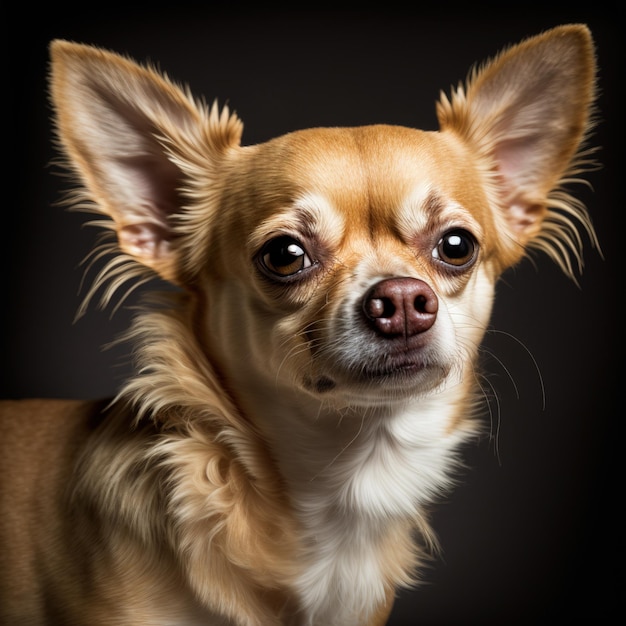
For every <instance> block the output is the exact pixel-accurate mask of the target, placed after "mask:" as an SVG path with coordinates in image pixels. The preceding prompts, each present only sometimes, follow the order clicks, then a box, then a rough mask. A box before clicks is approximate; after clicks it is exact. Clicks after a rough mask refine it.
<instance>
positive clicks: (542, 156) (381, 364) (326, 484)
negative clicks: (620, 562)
mask: <svg viewBox="0 0 626 626" xmlns="http://www.w3.org/2000/svg"><path fill="white" fill-rule="evenodd" d="M51 57H52V62H51V80H50V84H51V98H52V103H53V106H54V110H55V121H56V129H57V133H58V142H59V144H60V146H61V148H62V150H63V152H64V155H65V157H66V161H67V166H68V167H69V168H70V169H71V170H72V172H73V174H75V176H76V177H77V179H78V182H79V185H80V186H79V188H78V190H77V191H75V192H74V193H73V195H72V197H71V201H72V202H73V203H74V204H77V205H79V206H82V207H83V208H86V209H88V210H90V211H93V212H96V213H97V214H99V215H100V218H99V219H100V223H101V225H102V226H103V227H105V229H108V231H107V232H108V233H109V234H110V235H111V238H110V239H111V241H110V243H109V244H106V245H105V247H104V248H103V247H99V248H96V250H95V252H94V256H95V257H97V258H100V257H103V256H106V257H107V259H108V262H107V263H106V264H104V266H103V269H102V270H101V272H100V273H99V275H98V278H97V279H96V284H95V286H94V289H98V290H101V294H102V297H103V298H104V300H107V301H108V300H110V298H111V297H113V295H114V294H115V293H116V292H118V290H119V289H120V288H122V286H124V285H126V284H127V281H131V283H132V284H133V285H135V284H137V283H140V282H141V281H142V280H144V279H147V278H148V277H150V276H154V275H155V274H156V275H158V276H160V277H161V278H163V279H165V280H166V281H169V282H170V283H172V284H173V285H175V286H176V287H177V288H176V289H173V290H170V291H168V292H167V293H166V294H164V295H161V296H159V297H158V298H153V299H152V300H151V301H150V302H149V303H146V305H145V307H144V308H143V309H142V311H141V312H139V313H138V315H137V316H136V319H135V322H134V324H133V326H132V327H131V329H130V330H129V332H128V336H127V339H129V340H131V341H132V342H133V345H134V350H135V355H136V361H137V367H136V374H135V375H134V376H133V377H131V378H130V380H128V381H127V383H126V384H125V385H124V386H123V388H122V389H121V391H120V393H119V395H118V396H117V398H116V399H115V400H113V401H111V402H84V401H71V400H67V401H66V400H53V401H47V400H15V401H7V402H5V403H4V405H3V409H2V416H3V426H2V437H1V438H0V439H1V444H2V446H3V452H2V454H1V456H0V460H1V463H2V472H1V475H2V477H3V478H4V479H7V480H6V484H5V485H4V486H3V488H2V496H3V498H4V499H5V502H4V504H3V510H2V519H1V522H0V526H1V528H2V540H3V545H2V548H1V550H0V554H1V555H2V557H1V558H2V561H3V565H2V570H1V571H2V576H3V579H2V599H1V602H0V606H1V607H2V608H1V609H0V610H1V611H2V614H3V617H4V620H5V622H4V623H10V624H23V625H24V624H28V625H34V624H80V625H87V624H89V625H91V626H93V625H97V624H123V625H130V624H142V625H143V624H145V625H147V624H160V625H176V626H182V625H191V624H207V625H208V624H210V625H230V626H278V625H292V626H313V625H314V626H375V625H381V624H384V623H385V622H386V620H387V618H388V615H389V613H390V611H391V608H392V605H393V600H394V594H395V593H396V591H397V590H398V589H399V588H401V587H404V586H407V585H410V584H412V583H413V582H414V581H415V579H416V572H418V571H419V566H420V564H422V563H424V560H425V559H426V558H427V557H428V556H429V555H430V554H431V552H432V548H433V547H434V546H435V537H434V536H433V532H432V531H431V528H430V526H429V520H428V510H429V507H430V505H431V503H432V502H433V500H436V498H437V496H438V495H439V494H441V493H442V491H443V490H445V489H446V488H448V487H449V485H450V482H451V476H452V471H453V469H454V466H455V464H456V463H458V453H459V447H460V446H461V445H462V444H463V443H464V442H467V440H468V438H470V437H472V436H474V435H475V434H476V433H477V432H478V430H479V429H478V427H477V423H478V422H479V420H477V419H476V412H477V410H476V409H477V407H479V405H480V402H479V401H478V398H479V397H480V389H479V384H478V382H477V381H478V378H479V375H478V373H477V367H478V365H477V356H478V351H479V345H480V343H481V340H482V337H483V334H484V333H485V330H486V327H487V325H488V323H489V318H490V313H491V308H492V300H493V297H494V285H495V283H496V281H497V280H498V278H499V276H500V275H501V274H502V272H503V271H504V270H506V269H507V268H509V267H511V266H512V265H514V264H515V263H517V262H518V261H520V259H522V257H523V256H524V255H526V254H527V252H528V251H529V250H531V249H533V248H535V249H541V250H543V251H545V252H547V253H548V254H549V255H550V256H551V257H552V258H553V259H554V260H555V261H557V262H558V263H559V264H560V265H561V266H562V268H563V269H564V271H565V272H566V273H569V274H572V273H574V272H575V271H577V268H576V265H577V263H578V265H580V255H581V253H582V252H581V247H582V246H581V237H580V233H581V232H585V231H586V232H587V233H588V234H589V236H590V237H591V238H592V239H595V235H594V232H593V227H592V224H591V221H590V218H589V215H588V212H587V210H586V209H585V208H584V207H583V206H582V205H581V203H580V202H579V201H577V200H576V199H574V198H573V197H571V196H570V195H569V193H568V192H567V190H566V189H564V187H563V186H564V184H565V183H569V182H571V181H572V179H573V178H575V177H577V176H578V175H579V174H580V173H581V172H583V171H584V170H585V169H586V167H587V165H588V164H589V163H590V152H589V151H585V150H586V148H585V142H586V139H587V136H588V134H589V132H590V129H591V127H592V118H593V106H594V103H593V100H594V91H595V60H594V49H593V42H592V38H591V35H590V33H589V31H588V29H587V27H586V26H584V25H564V26H558V27H556V28H554V29H552V30H549V31H547V32H544V33H542V34H540V35H538V36H535V37H532V38H529V39H527V40H525V41H523V42H521V43H519V44H518V45H515V46H513V47H510V48H508V49H506V50H505V51H503V52H501V53H500V54H499V55H497V56H496V57H494V59H492V60H491V61H489V62H487V63H485V64H484V65H483V66H481V67H480V68H478V69H476V70H474V71H473V72H472V73H471V75H470V76H469V78H468V80H467V82H466V83H465V84H463V85H460V86H459V87H458V88H457V89H455V90H454V92H453V93H452V94H451V96H450V97H446V96H445V95H442V96H441V99H440V101H439V102H438V104H437V115H438V120H439V123H440V129H439V131H437V132H430V131H428V132H427V131H421V130H416V129H411V128H404V127H397V126H388V125H372V126H365V127H355V128H313V129H308V130H300V131H296V132H292V133H289V134H286V135H284V136H282V137H278V138H276V139H273V140H271V141H268V142H267V143H263V144H259V145H248V146H243V145H241V143H240V139H241V134H242V123H241V121H240V120H239V119H238V117H237V116H236V115H235V114H234V113H232V112H230V111H229V109H228V108H226V107H224V108H222V109H221V110H220V109H219V108H218V106H217V105H216V104H214V105H213V106H210V107H208V106H205V105H204V104H203V103H202V102H200V101H198V100H196V99H194V98H193V97H192V95H191V94H190V93H189V92H188V91H187V90H185V89H183V88H180V87H179V86H177V85H176V84H174V83H173V82H171V81H170V80H169V79H168V78H167V77H165V76H164V75H162V74H160V73H159V72H157V71H156V70H155V69H154V68H152V67H147V66H140V65H138V64H136V63H134V62H133V61H131V60H129V59H128V58H125V57H122V56H119V55H117V54H114V53H111V52H108V51H105V50H102V49H98V48H94V47H90V46H86V45H80V44H76V43H70V42H67V41H59V40H57V41H54V42H53V43H52V44H51ZM92 296H93V291H92V292H90V294H89V295H88V298H91V297H92Z"/></svg>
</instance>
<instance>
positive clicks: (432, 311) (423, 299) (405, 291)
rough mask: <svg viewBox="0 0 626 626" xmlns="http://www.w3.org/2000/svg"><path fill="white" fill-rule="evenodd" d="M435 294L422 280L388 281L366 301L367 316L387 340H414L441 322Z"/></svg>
mask: <svg viewBox="0 0 626 626" xmlns="http://www.w3.org/2000/svg"><path fill="white" fill-rule="evenodd" d="M438 309H439V301H438V300H437V296H436V295H435V292H434V291H433V290H432V289H431V288H430V287H429V286H428V285H427V284H426V283H425V282H424V281H423V280H419V279H418V278H388V279H385V280H381V281H380V282H379V283H376V284H375V285H374V286H373V287H372V288H371V289H370V290H369V291H368V292H367V294H366V295H365V298H364V299H363V312H364V313H365V317H366V318H367V320H368V321H369V323H370V324H371V325H372V326H373V328H374V329H375V330H376V331H377V332H378V333H379V334H380V335H382V336H384V337H399V336H402V337H405V338H408V337H412V336H413V335H417V334H419V333H423V332H424V331H426V330H428V329H429V328H430V327H431V326H432V325H433V324H434V323H435V319H437V311H438Z"/></svg>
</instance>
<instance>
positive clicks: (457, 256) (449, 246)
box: [432, 228, 477, 267]
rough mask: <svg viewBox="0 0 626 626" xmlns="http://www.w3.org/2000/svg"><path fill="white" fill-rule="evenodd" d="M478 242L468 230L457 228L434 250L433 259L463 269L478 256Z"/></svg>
mask: <svg viewBox="0 0 626 626" xmlns="http://www.w3.org/2000/svg"><path fill="white" fill-rule="evenodd" d="M476 249H477V245H476V240H475V239H474V237H473V236H472V235H471V234H470V233H469V232H468V231H466V230H463V229H462V228H455V229H454V230H450V231H448V232H447V233H445V235H444V236H443V237H442V238H441V239H440V240H439V241H438V243H437V245H436V246H435V248H434V249H433V253H432V254H433V257H434V258H435V259H438V260H440V261H443V262H444V263H447V264H448V265H454V266H455V267H462V266H463V265H468V264H469V263H470V262H471V261H473V260H474V257H475V256H476Z"/></svg>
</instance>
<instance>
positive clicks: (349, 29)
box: [0, 3, 624, 626]
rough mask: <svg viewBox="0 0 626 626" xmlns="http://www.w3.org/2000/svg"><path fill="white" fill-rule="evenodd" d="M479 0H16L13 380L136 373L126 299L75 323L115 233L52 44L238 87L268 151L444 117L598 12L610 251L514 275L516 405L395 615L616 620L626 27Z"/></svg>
mask: <svg viewBox="0 0 626 626" xmlns="http://www.w3.org/2000/svg"><path fill="white" fill-rule="evenodd" d="M480 6H482V7H483V8H482V9H476V10H474V11H473V12H472V13H470V11H468V10H466V11H463V12H462V13H455V10H453V9H450V11H449V12H447V13H446V12H445V11H444V10H443V9H442V10H441V12H437V11H433V10H431V11H430V12H429V13H426V14H423V15H419V14H417V12H409V13H406V12H400V11H398V12H396V13H393V12H392V11H391V10H389V11H386V12H379V13H363V12H334V13H331V12H326V13H303V12H301V13H281V12H272V11H264V12H263V13H261V12H259V13H258V14H257V13H246V12H240V13H239V14H235V13H228V12H221V13H220V12H217V13H216V12H214V11H211V10H209V9H203V10H201V9H186V8H184V6H183V5H181V4H174V5H173V7H170V8H169V10H167V11H166V10H165V9H163V8H158V9H156V8H153V9H147V8H144V9H142V10H140V9H137V8H133V6H132V5H127V6H125V7H124V8H119V7H118V8H114V7H113V5H111V4H109V3H103V4H100V5H98V4H91V5H90V8H89V10H88V11H87V12H86V13H83V12H82V11H81V12H79V11H78V10H77V9H76V10H73V11H68V10H65V9H63V8H62V7H59V6H57V7H56V8H55V9H54V11H52V10H50V9H46V8H43V9H41V8H40V9H38V10H37V11H36V12H35V10H34V9H33V11H32V14H29V9H28V8H26V7H16V10H17V15H18V16H20V17H15V18H14V19H13V20H12V21H11V20H6V21H5V24H6V25H7V27H8V31H9V32H8V33H6V34H5V37H4V38H3V41H4V42H5V46H4V47H5V54H4V64H3V72H4V73H5V75H6V74H7V73H8V78H9V83H8V87H9V88H8V89H7V90H6V91H5V92H4V93H5V110H6V109H7V106H8V115H7V117H5V127H4V129H3V130H4V135H5V143H4V146H5V160H4V163H5V179H4V183H5V184H4V189H5V202H4V203H3V205H4V206H3V207H2V211H3V216H2V221H1V222H0V224H1V226H0V229H1V231H0V232H2V235H3V236H2V242H3V249H2V252H3V255H4V256H6V260H5V262H4V263H3V264H2V266H1V267H2V269H3V273H4V277H3V283H4V285H3V289H2V293H1V298H2V306H1V310H2V315H3V317H4V320H5V321H4V323H3V325H2V329H3V334H2V341H3V345H2V352H1V356H2V376H1V379H0V387H1V389H0V393H1V395H2V396H4V397H23V396H54V397H64V396H71V397H84V398H87V397H100V396H106V395H110V394H112V393H113V392H114V391H115V389H116V388H117V386H118V385H119V383H120V381H121V380H122V379H123V378H124V375H125V374H126V373H127V372H128V370H129V367H128V358H127V351H126V349H125V348H124V347H116V348H113V349H109V350H102V346H103V345H105V344H107V343H108V342H110V341H111V340H112V339H113V338H114V337H115V335H116V334H117V333H119V332H120V331H121V330H122V329H124V328H125V327H126V325H127V324H128V320H129V317H130V314H129V312H128V310H127V309H125V308H123V309H121V310H119V311H118V312H116V313H115V314H114V315H112V311H111V309H110V308H109V309H107V310H105V311H103V312H102V311H98V310H96V309H95V307H92V308H91V309H90V310H89V311H88V313H87V314H86V316H84V317H83V318H81V319H80V320H78V321H77V322H76V323H73V318H74V314H75V312H76V310H77V307H78V303H79V300H80V295H79V285H80V281H81V277H82V274H83V272H82V270H81V268H80V267H79V266H78V264H79V262H80V260H81V259H82V258H83V256H84V255H85V254H86V253H87V251H88V250H89V249H90V247H91V246H92V245H93V243H94V240H95V236H96V233H95V232H94V231H93V229H90V228H84V227H81V224H82V223H83V222H84V221H85V218H84V216H81V215H78V214H73V213H69V212H67V211H65V210H63V209H62V208H60V207H58V206H55V205H54V203H55V202H56V201H58V200H59V199H60V198H61V195H62V190H63V189H65V188H66V186H65V185H66V182H65V181H64V180H63V178H61V177H59V176H56V175H55V174H54V171H55V170H54V168H52V167H50V165H49V163H50V160H51V159H52V158H53V156H54V152H53V149H52V136H51V127H50V123H49V108H48V103H47V97H46V84H45V79H46V71H47V67H46V66H47V44H48V42H49V41H50V40H51V39H53V38H56V37H60V38H65V39H71V40H74V41H79V42H83V43H93V44H96V45H100V46H103V47H106V48H110V49H113V50H116V51H118V52H122V53H127V54H129V55H130V56H132V57H134V58H136V59H137V60H142V61H143V60H151V61H153V62H158V64H159V66H160V67H161V68H162V69H163V70H165V71H166V72H167V73H168V74H169V75H170V77H172V78H174V79H175V80H177V81H181V82H185V83H188V84H189V85H190V86H191V88H192V90H193V91H194V93H196V94H197V95H200V94H204V95H205V96H206V98H207V100H208V101H212V100H213V99H214V98H218V99H219V100H220V102H222V103H223V102H224V101H228V103H229V104H230V105H231V107H232V108H234V109H235V110H236V111H237V112H238V114H239V115H240V117H241V118H242V119H243V121H244V124H245V130H244V142H245V143H256V142H259V141H264V140H266V139H269V138H271V137H273V136H276V135H278V134H282V133H284V132H287V131H290V130H294V129H298V128H304V127H308V126H324V125H326V126H337V125H359V124H367V123H379V122H383V123H392V124H402V125H406V126H417V127H421V128H426V129H434V128H435V127H436V120H435V113H434V103H435V100H436V99H437V97H438V93H439V90H440V89H444V90H445V91H449V89H450V86H451V85H456V83H457V82H458V81H459V80H460V79H463V78H465V76H466V73H467V71H468V69H469V68H470V66H471V65H472V64H473V63H475V62H476V61H481V60H483V59H485V58H486V57H488V56H490V55H492V54H494V53H495V52H497V51H498V50H499V49H500V48H501V47H502V46H505V45H507V44H509V43H514V42H516V41H518V40H520V39H522V38H524V37H526V36H529V35H533V34H536V33H538V32H540V31H542V30H544V29H546V28H549V27H551V26H554V25H557V24H559V23H565V22H573V21H577V22H578V21H581V22H586V23H588V24H589V25H590V27H591V28H592V30H593V33H594V36H595V39H596V44H597V51H598V57H599V64H600V68H601V73H600V83H599V86H600V99H599V112H600V117H601V123H600V125H599V126H598V128H597V131H596V134H595V137H594V143H595V144H596V145H599V146H601V147H602V150H601V152H600V153H599V158H600V160H601V161H602V163H603V167H602V169H600V170H598V171H596V172H593V173H592V174H590V175H589V177H588V178H589V180H590V181H591V183H592V185H593V190H590V189H587V188H585V187H579V188H578V189H577V191H576V194H577V195H578V196H579V197H581V198H582V199H583V200H584V201H585V203H586V204H587V206H588V207H589V210H590V212H591V213H592V215H593V218H594V223H595V225H596V228H597V231H598V234H599V238H600V241H601V245H602V253H603V254H602V255H601V254H600V253H598V251H595V250H593V249H592V248H591V246H590V245H589V242H588V241H587V249H586V253H585V270H584V273H583V275H582V277H581V278H580V281H579V286H577V285H576V284H574V283H573V282H572V281H570V280H569V279H567V278H566V277H565V276H564V275H562V274H561V273H560V271H559V270H558V269H556V268H555V267H554V266H553V265H552V264H551V262H550V261H549V260H548V259H547V258H545V257H541V256H537V257H535V258H534V260H533V261H525V262H523V263H522V264H521V265H520V266H519V267H517V268H516V269H514V270H511V271H509V272H508V273H507V274H506V275H505V276H504V278H503V280H502V281H501V282H500V284H499V286H498V292H497V303H496V306H495V310H494V315H493V319H492V325H491V328H492V331H493V332H490V333H489V334H488V336H487V338H486V342H485V347H486V350H485V352H484V355H483V357H484V365H485V368H486V369H487V370H488V371H489V372H490V375H489V381H490V383H491V385H493V389H494V390H495V394H496V397H497V400H496V399H493V400H492V402H491V416H490V415H489V413H486V415H485V420H486V423H487V424H489V422H490V421H491V425H490V430H491V434H492V436H491V438H485V439H484V440H483V441H482V442H481V443H480V444H479V445H477V446H475V447H470V448H469V449H467V451H466V459H467V465H468V469H467V470H466V471H465V472H463V473H462V474H461V476H460V477H459V485H458V487H457V488H456V489H455V490H454V491H453V492H452V493H451V494H450V495H449V496H446V497H445V498H444V499H443V501H442V502H441V504H440V505H439V506H438V507H437V508H436V509H435V513H434V524H435V528H436V530H437V532H438V535H439V538H440V541H441V544H442V554H441V555H440V556H439V557H438V558H437V559H436V560H435V561H434V562H433V564H432V566H431V567H430V568H429V569H428V570H427V571H426V572H425V582H424V584H423V585H422V586H421V587H420V588H419V589H417V590H415V591H411V592H403V593H402V594H401V596H400V599H399V601H398V603H397V605H396V608H395V610H394V613H393V616H392V619H391V622H390V623H391V625H392V626H393V625H395V626H402V625H405V624H407V625H408V624H414V623H420V624H491V623H494V624H516V623H529V622H530V621H533V622H534V621H535V618H538V617H539V616H542V617H544V618H550V617H557V616H558V617H561V618H568V617H579V618H585V617H589V618H590V617H595V618H598V619H599V620H600V621H603V620H602V619H601V617H602V616H603V615H606V611H607V610H608V606H609V605H610V604H612V603H613V600H614V599H615V598H616V597H617V596H618V595H619V593H620V591H619V589H620V588H621V581H618V580H617V578H616V572H617V571H618V567H617V563H618V562H619V559H620V555H618V554H617V551H618V550H620V551H621V549H622V547H623V540H622V539H621V537H618V536H617V532H618V530H619V531H620V532H623V529H618V525H617V524H618V522H617V521H616V520H617V517H618V515H619V513H618V509H617V507H618V504H619V503H618V500H619V496H620V495H621V494H620V491H621V492H623V490H622V488H621V485H620V484H619V481H618V480H616V473H617V471H618V463H617V461H616V455H617V454H618V452H619V450H618V445H617V436H618V424H619V421H620V419H619V413H620V410H619V409H617V410H616V409H615V407H617V406H618V405H617V403H616V402H615V401H616V400H617V386H618V384H623V382H624V376H623V369H622V367H621V365H618V364H617V363H618V361H617V354H618V347H619V344H620V342H621V331H620V332H618V331H617V329H616V324H617V319H616V311H617V304H616V297H617V294H618V293H619V292H620V291H621V290H622V285H623V283H622V280H621V277H620V278H618V275H617V271H616V267H615V266H616V263H617V260H618V257H617V252H618V250H617V233H618V223H617V214H616V210H615V207H616V205H617V203H618V202H620V203H621V198H620V196H618V195H617V194H616V193H615V189H614V185H615V183H616V163H615V160H614V155H616V153H617V148H616V144H617V141H618V140H620V141H622V140H623V125H622V121H621V118H620V119H619V120H618V119H617V106H616V95H615V91H616V75H617V71H618V63H621V61H619V60H618V59H619V58H620V56H621V54H622V48H623V46H622V39H621V38H620V37H622V35H618V33H617V28H616V26H615V25H614V23H612V21H611V19H609V18H604V17H603V14H604V13H605V12H607V14H609V15H610V12H608V11H605V9H603V8H602V7H601V6H598V4H597V3H595V4H594V5H593V8H592V9H560V10H559V9H557V8H554V5H552V7H553V8H552V9H550V10H540V9H530V8H529V7H522V8H521V9H520V10H519V11H518V12H515V11H514V10H509V12H508V15H507V16H506V17H498V16H497V14H494V13H493V11H492V10H489V9H488V5H480ZM10 37H11V38H10ZM9 41H11V43H10V45H9V43H8V42H9ZM622 67H623V66H622ZM5 80H6V79H5ZM7 166H8V168H9V169H8V172H6V167H7ZM83 293H84V292H83ZM134 302H135V298H131V299H130V301H129V304H131V305H132V304H133V303H134ZM542 388H543V389H545V406H544V399H543V392H542ZM616 484H618V485H619V487H615V485H616ZM618 583H619V586H618Z"/></svg>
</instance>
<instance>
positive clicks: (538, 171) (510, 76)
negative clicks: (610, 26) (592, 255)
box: [437, 25, 595, 271]
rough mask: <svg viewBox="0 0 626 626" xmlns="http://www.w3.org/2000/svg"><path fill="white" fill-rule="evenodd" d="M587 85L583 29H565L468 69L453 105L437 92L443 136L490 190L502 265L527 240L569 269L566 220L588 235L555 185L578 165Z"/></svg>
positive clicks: (589, 95)
mask: <svg viewBox="0 0 626 626" xmlns="http://www.w3.org/2000/svg"><path fill="white" fill-rule="evenodd" d="M594 88H595V59H594V52H593V43H592V39H591V35H590V33H589V30H588V29H587V27H586V26H584V25H567V26H559V27H557V28H554V29H552V30H550V31H547V32H545V33H543V34H541V35H539V36H536V37H533V38H530V39H528V40H526V41H524V42H522V43H520V44H519V45H516V46H514V47H512V48H510V49H508V50H506V51H504V52H503V53H501V54H500V55H499V56H498V57H496V58H495V59H494V60H493V61H491V62H490V63H488V64H487V65H485V66H484V67H482V68H480V69H478V70H476V71H474V72H473V73H472V74H471V75H470V78H469V79H468V82H467V85H466V87H465V88H464V87H463V86H460V87H459V88H458V89H457V90H456V92H454V93H453V94H452V98H451V100H448V98H447V97H446V96H445V95H443V94H442V97H441V100H440V102H439V103H438V106H437V116H438V119H439V123H440V128H441V130H442V131H452V132H454V133H456V134H457V135H459V136H460V137H461V138H462V139H463V140H464V141H465V142H466V143H467V144H469V146H470V147H471V149H472V150H473V151H474V153H478V154H479V156H480V157H481V159H482V161H481V162H482V163H484V164H485V169H486V170H487V173H488V175H489V176H490V179H491V180H492V181H493V183H494V184H495V189H496V200H495V203H496V204H497V205H498V206H499V207H500V212H499V213H498V214H497V215H496V216H495V217H496V226H497V227H498V229H499V230H500V232H504V233H506V235H507V236H506V237H505V238H503V243H502V246H503V248H504V250H503V252H504V257H505V258H506V257H507V256H508V259H506V261H505V265H509V264H512V263H513V262H515V261H516V260H518V259H519V258H520V257H521V256H522V254H523V249H524V248H525V247H526V246H527V245H528V244H529V243H530V244H531V245H532V244H533V243H535V244H536V246H537V247H541V248H543V249H545V250H547V251H548V252H549V253H551V254H552V256H553V257H555V258H556V260H557V261H559V263H560V264H561V266H563V267H564V269H565V270H566V271H571V267H570V262H569V260H568V259H567V258H565V256H567V255H564V253H563V248H564V247H566V248H570V249H572V250H573V251H574V253H575V254H579V252H578V253H577V252H576V249H577V248H578V247H579V244H577V240H578V236H577V234H575V232H574V231H575V229H574V228H573V227H572V222H571V220H570V219H569V218H568V215H569V217H571V216H572V215H573V216H575V217H577V218H578V219H579V220H580V221H581V222H582V223H583V225H584V227H585V228H586V229H587V230H588V231H589V233H590V234H591V235H592V236H593V231H592V229H591V226H590V223H589V220H588V217H587V214H586V211H585V210H584V209H582V207H580V206H579V203H577V202H576V201H575V200H573V199H572V198H570V197H569V196H568V195H567V194H565V193H563V192H562V191H559V186H560V185H561V184H562V183H564V182H569V181H568V180H567V179H569V178H570V177H571V176H572V175H576V174H578V173H580V171H581V170H582V166H583V165H584V158H583V157H584V155H581V153H580V152H579V150H580V146H581V143H582V142H583V140H584V139H585V137H586V134H587V132H588V131H589V128H590V115H591V112H592V111H591V109H592V105H593V98H594ZM553 208H558V209H561V210H562V215H561V217H559V213H558V212H557V211H553V210H551V209H553ZM546 218H548V219H546ZM544 222H545V223H544ZM548 222H549V223H550V226H548ZM542 226H543V228H544V230H543V231H542ZM559 239H560V241H559ZM505 240H508V243H507V241H505ZM541 240H543V244H542V243H541ZM550 248H551V249H550ZM559 249H560V250H561V252H560V253H559V251H558V250H559ZM557 257H560V258H557ZM579 260H580V259H579Z"/></svg>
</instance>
